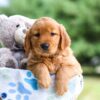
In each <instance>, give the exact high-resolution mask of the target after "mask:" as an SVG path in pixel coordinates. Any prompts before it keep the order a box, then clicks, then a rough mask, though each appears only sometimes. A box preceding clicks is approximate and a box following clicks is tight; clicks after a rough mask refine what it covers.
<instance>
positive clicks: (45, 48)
mask: <svg viewBox="0 0 100 100" xmlns="http://www.w3.org/2000/svg"><path fill="white" fill-rule="evenodd" d="M40 47H41V48H42V49H43V50H48V48H49V44H48V43H42V44H41V45H40Z"/></svg>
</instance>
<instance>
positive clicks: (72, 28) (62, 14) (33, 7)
mask: <svg viewBox="0 0 100 100" xmlns="http://www.w3.org/2000/svg"><path fill="white" fill-rule="evenodd" d="M0 14H6V15H8V16H11V15H14V14H20V15H24V16H27V17H29V18H35V19H36V18H39V17H42V16H49V17H52V18H54V19H56V20H57V21H58V22H59V23H62V24H64V26H65V27H66V30H67V32H68V33H69V35H70V37H71V39H72V49H73V51H74V54H75V56H76V57H77V59H78V60H79V62H80V63H81V65H82V68H83V70H84V73H83V74H84V81H85V82H84V85H85V86H84V90H83V92H82V93H81V95H80V97H79V100H100V77H99V76H100V0H0Z"/></svg>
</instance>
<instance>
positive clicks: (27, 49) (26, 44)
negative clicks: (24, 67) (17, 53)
mask: <svg viewBox="0 0 100 100" xmlns="http://www.w3.org/2000/svg"><path fill="white" fill-rule="evenodd" d="M30 32H31V29H30V30H28V31H27V33H26V37H25V42H24V49H25V53H26V55H28V54H29V52H30V50H31V36H30Z"/></svg>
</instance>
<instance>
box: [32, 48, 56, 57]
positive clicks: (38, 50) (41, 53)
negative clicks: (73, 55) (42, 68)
mask: <svg viewBox="0 0 100 100" xmlns="http://www.w3.org/2000/svg"><path fill="white" fill-rule="evenodd" d="M34 51H35V53H36V54H37V55H39V56H43V57H49V56H51V55H53V54H55V53H54V52H52V51H51V50H50V49H48V50H43V49H41V48H35V49H34Z"/></svg>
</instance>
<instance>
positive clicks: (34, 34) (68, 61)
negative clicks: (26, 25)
mask: <svg viewBox="0 0 100 100" xmlns="http://www.w3.org/2000/svg"><path fill="white" fill-rule="evenodd" d="M42 43H48V44H49V48H48V50H47V51H45V50H43V49H42V48H41V47H40V45H41V44H42ZM70 45H71V40H70V37H69V35H68V33H67V32H66V30H65V28H64V26H63V25H61V24H59V23H57V22H56V21H55V20H53V19H51V18H49V17H43V18H40V19H37V21H36V22H35V23H34V24H33V26H32V27H31V29H30V30H29V31H28V32H27V34H26V38H25V45H24V47H25V51H26V54H27V55H28V57H29V59H28V66H27V69H29V70H31V71H32V72H33V73H34V75H35V76H36V77H37V78H38V83H39V85H40V86H41V87H44V88H48V87H49V85H50V83H51V78H50V73H55V74H56V83H55V89H56V93H57V94H58V95H63V94H64V93H65V92H66V91H67V86H66V84H67V83H68V81H69V79H71V77H73V76H75V75H78V74H81V73H82V70H81V67H80V64H79V63H78V61H77V60H76V58H75V57H74V55H73V52H72V50H71V48H70Z"/></svg>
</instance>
